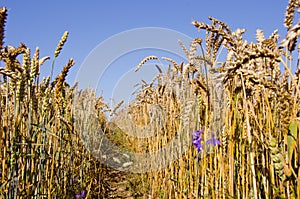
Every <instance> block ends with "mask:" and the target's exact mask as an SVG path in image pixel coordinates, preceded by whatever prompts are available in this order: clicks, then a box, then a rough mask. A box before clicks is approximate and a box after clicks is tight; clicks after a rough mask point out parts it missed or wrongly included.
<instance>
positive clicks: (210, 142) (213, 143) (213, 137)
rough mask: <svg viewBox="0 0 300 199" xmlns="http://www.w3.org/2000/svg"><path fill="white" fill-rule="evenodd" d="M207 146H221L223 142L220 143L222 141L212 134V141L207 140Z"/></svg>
mask: <svg viewBox="0 0 300 199" xmlns="http://www.w3.org/2000/svg"><path fill="white" fill-rule="evenodd" d="M206 144H207V145H209V144H212V145H214V146H216V145H220V144H221V142H220V140H218V139H216V134H215V133H212V134H211V139H209V140H207V141H206Z"/></svg>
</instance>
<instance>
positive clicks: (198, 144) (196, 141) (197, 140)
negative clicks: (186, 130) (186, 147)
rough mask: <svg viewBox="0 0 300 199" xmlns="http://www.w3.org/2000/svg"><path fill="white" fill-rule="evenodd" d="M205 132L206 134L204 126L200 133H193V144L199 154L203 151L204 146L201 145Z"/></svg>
mask: <svg viewBox="0 0 300 199" xmlns="http://www.w3.org/2000/svg"><path fill="white" fill-rule="evenodd" d="M203 132H204V126H203V127H202V129H201V130H200V131H196V132H193V133H192V134H193V140H192V143H193V145H194V146H195V147H196V148H197V150H198V152H200V151H201V150H202V149H203V146H202V144H201V140H202V134H203Z"/></svg>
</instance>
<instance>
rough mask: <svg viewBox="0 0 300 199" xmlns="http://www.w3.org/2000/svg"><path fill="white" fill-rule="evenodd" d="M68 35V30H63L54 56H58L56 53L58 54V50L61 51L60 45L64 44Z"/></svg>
mask: <svg viewBox="0 0 300 199" xmlns="http://www.w3.org/2000/svg"><path fill="white" fill-rule="evenodd" d="M68 35H69V32H68V31H65V32H64V34H63V36H62V37H61V39H60V41H59V43H58V45H57V47H56V49H55V52H54V58H56V57H58V55H59V54H60V51H61V49H62V47H63V46H64V45H65V43H66V41H67V38H68Z"/></svg>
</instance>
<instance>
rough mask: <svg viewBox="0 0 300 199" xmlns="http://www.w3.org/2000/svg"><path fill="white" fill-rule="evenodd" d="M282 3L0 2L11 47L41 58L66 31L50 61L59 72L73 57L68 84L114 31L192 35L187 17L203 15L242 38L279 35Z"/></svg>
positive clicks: (256, 0)
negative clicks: (36, 53)
mask: <svg viewBox="0 0 300 199" xmlns="http://www.w3.org/2000/svg"><path fill="white" fill-rule="evenodd" d="M287 3H288V1H287V0H286V1H283V0H276V1H274V0H252V1H240V0H227V1H221V0H215V1H209V0H207V1H202V0H181V1H177V0H173V1H170V0H162V1H158V0H154V1H141V0H139V1H137V0H127V1H124V0H123V1H122V0H118V1H116V0H110V1H100V0H97V1H96V0H90V1H62V0H51V1H40V0H31V1H12V0H4V1H1V3H0V5H1V6H6V7H7V8H8V19H7V24H6V38H5V43H6V44H7V45H13V46H17V45H19V43H20V42H24V43H25V44H26V45H27V46H28V47H30V48H31V49H32V51H33V50H34V49H35V47H36V46H38V47H40V54H41V56H45V55H50V56H51V57H52V56H53V52H54V50H55V48H56V45H57V43H58V41H59V40H60V37H61V35H62V34H63V32H64V31H65V30H68V31H69V33H70V35H69V38H68V41H67V43H66V45H65V46H64V48H63V51H62V53H61V55H60V57H59V58H58V60H57V62H56V68H55V74H57V73H59V72H60V70H61V69H62V67H63V66H64V64H65V63H67V60H68V58H70V57H73V58H74V60H75V62H76V65H75V66H74V67H73V68H72V69H71V71H70V75H69V77H68V81H69V83H71V84H73V82H74V80H75V77H76V74H77V72H78V71H79V68H80V66H81V64H82V63H83V61H84V60H85V58H86V57H87V56H88V55H89V54H90V52H91V51H92V50H93V49H94V48H95V47H96V46H97V45H98V44H100V43H101V42H104V41H105V40H107V39H108V38H109V37H111V36H113V35H115V34H118V33H121V32H123V31H127V30H130V29H134V28H143V27H162V28H168V29H172V30H176V31H179V32H181V33H183V34H186V35H187V36H189V37H192V38H194V37H197V36H199V33H198V32H197V29H196V28H195V27H194V26H193V25H191V21H192V20H198V21H203V22H209V21H208V16H213V17H215V18H217V19H220V20H222V21H224V22H225V23H227V24H228V25H229V26H230V27H231V29H232V30H235V29H236V28H245V29H247V33H246V34H245V37H246V39H247V40H248V41H254V40H255V31H256V29H263V30H264V32H265V35H266V36H269V34H271V33H272V32H273V30H275V29H279V34H280V35H281V38H283V37H284V36H285V34H286V29H285V28H284V26H283V21H284V13H285V9H286V6H287ZM122 45H126V43H124V44H120V46H122ZM116 48H118V46H116ZM145 52H146V53H145ZM145 52H144V53H141V54H140V55H139V56H141V57H139V56H136V57H137V59H136V60H135V59H133V58H132V57H131V59H130V61H126V62H124V63H123V64H129V65H130V67H133V66H136V65H137V64H138V63H139V61H140V60H141V59H142V58H143V56H145V55H146V54H149V55H151V54H154V53H152V52H151V50H147V51H145ZM129 57H130V56H129ZM42 67H43V69H42V70H43V74H44V75H49V74H50V68H51V63H50V62H48V63H46V64H45V65H43V66H42ZM114 68H115V70H118V68H117V67H114Z"/></svg>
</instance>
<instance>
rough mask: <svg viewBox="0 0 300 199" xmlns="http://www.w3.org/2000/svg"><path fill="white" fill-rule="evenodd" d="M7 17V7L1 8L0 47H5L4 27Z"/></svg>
mask: <svg viewBox="0 0 300 199" xmlns="http://www.w3.org/2000/svg"><path fill="white" fill-rule="evenodd" d="M6 17H7V9H6V8H5V7H3V8H0V49H2V48H3V44H4V42H3V39H4V28H5V21H6Z"/></svg>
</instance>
